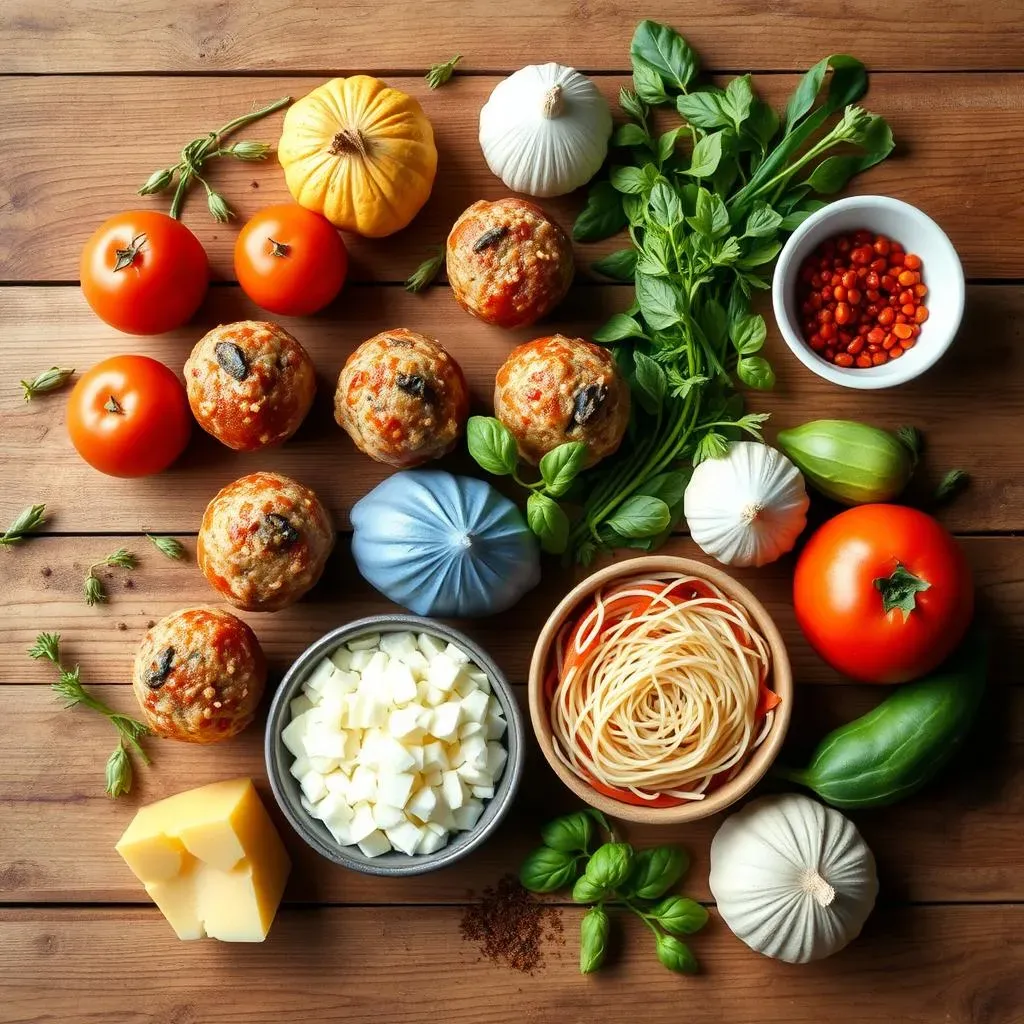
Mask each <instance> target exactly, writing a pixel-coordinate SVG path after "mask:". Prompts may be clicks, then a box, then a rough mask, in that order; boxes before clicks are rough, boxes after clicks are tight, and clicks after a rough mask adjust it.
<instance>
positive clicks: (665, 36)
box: [629, 21, 698, 92]
mask: <svg viewBox="0 0 1024 1024" xmlns="http://www.w3.org/2000/svg"><path fill="white" fill-rule="evenodd" d="M629 56H630V58H631V59H632V62H633V70H634V72H635V71H636V69H637V67H638V66H643V65H646V66H648V67H651V68H653V69H654V70H655V71H656V72H657V73H658V75H659V76H660V77H661V78H662V79H664V81H665V83H666V84H667V85H669V86H670V87H671V88H674V89H678V90H679V91H680V92H686V87H687V86H688V85H689V84H690V82H691V81H692V79H693V77H694V75H696V73H697V69H698V62H697V55H696V54H695V53H694V52H693V50H691V49H690V47H689V46H688V45H687V43H686V40H685V39H683V37H682V36H680V35H679V33H678V32H676V31H674V30H673V29H671V28H669V27H668V26H667V25H659V24H658V23H657V22H654V21H641V22H640V24H639V25H637V27H636V31H635V32H634V33H633V40H632V42H631V43H630V44H629Z"/></svg>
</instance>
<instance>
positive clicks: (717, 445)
mask: <svg viewBox="0 0 1024 1024" xmlns="http://www.w3.org/2000/svg"><path fill="white" fill-rule="evenodd" d="M728 454H729V439H728V438H727V437H723V436H722V435H721V434H719V433H718V432H717V431H715V430H710V431H708V433H706V434H705V435H704V436H703V437H702V438H701V439H700V440H699V441H698V442H697V449H696V451H695V452H694V453H693V464H694V465H695V466H698V465H700V463H702V462H703V461H704V460H705V459H721V458H724V457H725V456H726V455H728Z"/></svg>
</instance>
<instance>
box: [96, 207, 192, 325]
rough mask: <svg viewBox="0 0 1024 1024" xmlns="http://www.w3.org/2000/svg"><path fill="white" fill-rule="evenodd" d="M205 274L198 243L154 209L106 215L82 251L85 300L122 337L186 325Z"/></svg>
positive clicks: (174, 221) (188, 232) (186, 230)
mask: <svg viewBox="0 0 1024 1024" xmlns="http://www.w3.org/2000/svg"><path fill="white" fill-rule="evenodd" d="M209 273H210V272H209V267H208V265H207V262H206V252H205V250H204V249H203V247H202V245H201V244H200V243H199V239H198V238H196V236H195V235H193V234H192V232H191V231H189V229H188V228H187V227H185V225H184V224H182V223H181V222H180V221H176V220H174V219H173V218H171V217H168V216H167V214H165V213H157V212H156V211H155V210H133V211H129V212H128V213H119V214H117V216H115V217H111V218H110V220H108V221H105V222H104V223H103V224H101V225H100V226H99V227H98V228H97V229H96V231H95V232H94V233H93V235H92V237H91V238H90V239H89V241H88V242H86V243H85V249H84V250H83V252H82V266H81V277H82V291H83V293H84V294H85V299H86V301H87V302H88V303H89V305H90V306H92V309H93V312H94V313H95V314H96V315H97V316H98V317H100V319H102V320H105V321H106V322H107V323H108V324H110V326H111V327H116V328H117V329H118V330H119V331H125V332H126V333H127V334H162V333H163V332H164V331H171V330H173V329H174V328H175V327H180V326H181V325H182V324H183V323H186V322H187V321H188V320H190V319H191V318H192V315H193V314H194V313H195V311H196V310H197V309H198V308H199V304H200V303H201V302H202V301H203V296H204V295H205V294H206V285H207V281H208V279H209Z"/></svg>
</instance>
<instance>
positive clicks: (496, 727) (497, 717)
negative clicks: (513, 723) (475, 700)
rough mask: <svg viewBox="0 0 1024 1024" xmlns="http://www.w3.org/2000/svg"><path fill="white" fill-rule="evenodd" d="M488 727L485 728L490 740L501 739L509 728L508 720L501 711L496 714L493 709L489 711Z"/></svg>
mask: <svg viewBox="0 0 1024 1024" xmlns="http://www.w3.org/2000/svg"><path fill="white" fill-rule="evenodd" d="M485 724H486V729H485V730H484V732H485V735H486V737H487V739H488V740H500V739H501V737H502V736H504V735H505V730H506V729H507V728H508V722H506V721H505V719H504V718H503V717H502V716H501V713H500V712H499V713H498V714H494V713H493V712H492V711H489V712H488V713H487V722H486V723H485Z"/></svg>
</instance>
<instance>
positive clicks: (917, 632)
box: [793, 505, 974, 683]
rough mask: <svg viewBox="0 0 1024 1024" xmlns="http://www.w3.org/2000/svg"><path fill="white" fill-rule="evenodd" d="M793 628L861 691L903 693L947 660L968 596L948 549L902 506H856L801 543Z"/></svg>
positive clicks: (950, 545) (953, 551) (969, 610)
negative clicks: (875, 686) (894, 686)
mask: <svg viewBox="0 0 1024 1024" xmlns="http://www.w3.org/2000/svg"><path fill="white" fill-rule="evenodd" d="M793 605H794V607H795V608H796V617H797V621H798V622H799V623H800V628H801V629H802V630H803V631H804V633H805V634H806V635H807V639H808V640H810V642H811V645H812V646H813V647H814V649H815V650H816V651H817V652H818V653H819V654H820V655H821V656H822V657H823V658H824V659H825V660H826V661H827V662H828V663H829V664H830V665H832V666H833V667H834V668H836V669H838V670H839V671H840V672H843V673H845V674H846V675H848V676H852V677H853V678H854V679H861V680H863V681H865V682H868V683H906V682H909V681H910V680H911V679H916V678H918V677H919V676H922V675H924V674H925V673H927V672H930V671H931V670H932V669H933V668H935V667H936V666H937V665H939V664H940V663H941V662H942V661H944V660H945V659H946V657H947V656H948V655H950V654H951V653H952V652H953V649H954V648H955V647H956V646H957V645H958V644H959V643H960V641H961V639H962V638H963V635H964V633H965V632H966V630H967V627H968V625H970V621H971V615H972V614H973V611H974V586H973V584H972V582H971V571H970V568H969V567H968V565H967V559H966V558H965V557H964V554H963V552H962V551H961V550H960V548H959V547H958V546H957V543H956V541H954V540H953V538H952V537H951V536H950V535H949V533H947V532H946V530H945V529H944V528H943V527H942V526H940V525H939V523H937V522H936V521H935V520H934V519H932V517H931V516H929V515H926V514H925V513H924V512H919V511H918V510H917V509H913V508H906V507H904V506H902V505H861V506H859V507H857V508H851V509H849V510H848V511H846V512H843V513H841V514H840V515H838V516H836V517H835V518H834V519H830V520H829V521H828V522H827V523H826V524H825V525H824V526H822V527H821V529H820V530H818V532H817V533H815V534H814V536H813V537H811V539H810V540H809V541H808V542H807V545H806V547H805V548H804V550H803V552H802V553H801V555H800V558H799V560H798V561H797V565H796V573H795V575H794V578H793Z"/></svg>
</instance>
